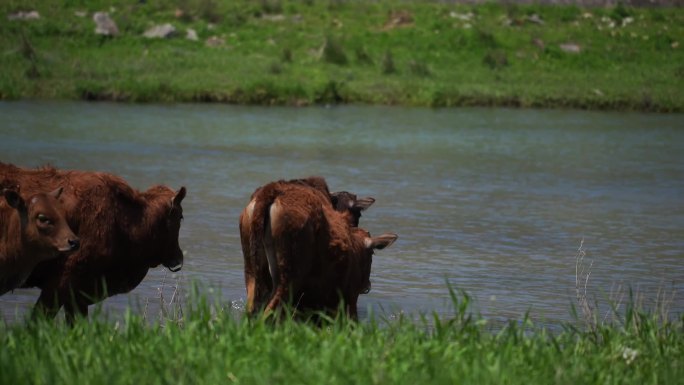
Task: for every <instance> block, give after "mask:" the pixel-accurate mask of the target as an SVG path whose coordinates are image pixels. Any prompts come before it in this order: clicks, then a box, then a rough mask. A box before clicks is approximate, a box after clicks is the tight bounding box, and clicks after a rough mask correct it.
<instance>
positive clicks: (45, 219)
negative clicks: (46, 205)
mask: <svg viewBox="0 0 684 385" xmlns="http://www.w3.org/2000/svg"><path fill="white" fill-rule="evenodd" d="M38 222H40V224H41V225H49V224H50V218H48V217H47V216H46V215H45V214H38Z"/></svg>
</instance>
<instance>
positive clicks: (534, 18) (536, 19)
mask: <svg viewBox="0 0 684 385" xmlns="http://www.w3.org/2000/svg"><path fill="white" fill-rule="evenodd" d="M527 21H529V22H531V23H534V24H539V25H544V20H542V19H541V17H539V15H537V14H536V13H535V14H533V15H532V16H528V17H527Z"/></svg>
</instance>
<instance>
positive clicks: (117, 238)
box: [0, 163, 186, 322]
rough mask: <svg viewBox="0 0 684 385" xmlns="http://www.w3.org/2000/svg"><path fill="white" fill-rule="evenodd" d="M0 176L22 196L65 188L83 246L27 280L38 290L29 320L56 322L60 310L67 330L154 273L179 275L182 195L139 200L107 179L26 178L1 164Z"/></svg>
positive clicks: (42, 172)
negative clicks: (38, 315)
mask: <svg viewBox="0 0 684 385" xmlns="http://www.w3.org/2000/svg"><path fill="white" fill-rule="evenodd" d="M3 176H6V177H8V178H9V179H14V180H17V181H18V183H19V185H20V186H21V189H22V191H25V192H27V193H31V192H39V191H42V190H44V189H50V188H54V186H64V193H63V194H62V198H61V201H62V204H63V205H64V208H65V209H66V217H67V221H68V222H69V225H70V226H71V228H72V229H74V231H76V232H77V233H78V234H79V236H80V238H81V247H80V249H79V250H78V251H77V252H75V253H73V254H71V255H69V256H67V257H65V258H57V259H54V260H51V261H45V262H43V263H41V264H39V265H38V266H37V267H36V268H35V269H34V271H33V273H32V274H31V276H30V277H29V278H28V279H27V281H26V284H25V285H24V287H34V286H37V287H39V288H40V289H41V290H42V291H41V294H40V297H39V299H38V302H37V303H36V308H35V309H34V313H35V311H36V310H38V311H43V312H45V313H46V315H47V316H48V317H54V315H55V314H56V312H57V311H58V310H59V309H60V308H61V307H62V306H64V307H65V312H66V315H67V320H69V321H70V322H71V321H73V316H74V315H75V314H76V313H80V314H83V315H86V314H87V313H88V305H90V304H93V303H95V302H97V301H100V300H102V299H104V298H105V297H107V296H112V295H115V294H120V293H126V292H129V291H131V290H132V289H134V288H135V287H136V286H137V285H138V284H139V283H140V282H141V281H142V280H143V278H144V277H145V275H146V274H147V271H148V270H149V269H150V268H152V267H156V266H158V265H160V264H161V265H163V266H165V267H167V268H169V269H170V270H171V271H178V270H180V268H181V266H182V264H183V252H182V250H181V249H180V246H179V244H178V233H179V231H180V223H181V219H182V218H183V209H182V207H181V201H182V200H183V198H184V197H185V193H186V190H185V187H181V188H180V190H178V192H175V191H173V190H172V189H170V188H168V187H166V186H154V187H151V188H150V189H148V190H147V191H145V192H140V191H137V190H134V189H133V188H131V187H130V186H129V185H128V184H127V183H126V182H125V181H124V180H123V179H121V178H119V177H117V176H114V175H111V174H107V173H101V172H83V171H60V170H57V169H55V168H52V167H45V168H41V169H37V170H27V169H22V168H18V167H15V166H13V165H8V164H2V163H0V179H2V177H3Z"/></svg>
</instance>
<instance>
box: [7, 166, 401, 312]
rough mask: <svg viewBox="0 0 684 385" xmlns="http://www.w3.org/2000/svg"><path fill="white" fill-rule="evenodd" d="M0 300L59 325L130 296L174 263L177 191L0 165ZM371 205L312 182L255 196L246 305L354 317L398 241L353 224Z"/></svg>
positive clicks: (280, 184) (246, 213)
mask: <svg viewBox="0 0 684 385" xmlns="http://www.w3.org/2000/svg"><path fill="white" fill-rule="evenodd" d="M0 191H1V192H2V197H0V295H2V294H5V293H6V292H8V291H11V290H14V289H16V288H22V287H38V288H40V290H41V293H40V296H39V298H38V301H37V303H36V305H35V307H34V309H33V314H34V316H36V315H45V316H46V317H49V318H52V317H54V316H55V315H56V314H57V312H58V311H59V310H60V309H61V308H62V307H64V311H65V315H66V319H67V321H68V322H73V320H74V317H75V316H76V315H79V314H80V315H87V313H88V306H89V305H91V304H93V303H95V302H97V301H100V300H103V299H105V298H106V297H108V296H112V295H115V294H120V293H127V292H129V291H131V290H133V289H134V288H135V287H136V286H137V285H138V284H139V283H140V282H141V281H142V280H143V278H144V277H145V275H146V274H147V271H148V270H149V269H150V268H152V267H156V266H159V265H163V266H164V267H166V268H168V269H169V270H171V271H174V272H175V271H178V270H180V269H181V267H182V266H183V251H182V250H181V248H180V245H179V242H178V235H179V232H180V226H181V220H182V219H183V208H182V207H181V202H182V201H183V198H184V197H185V194H186V190H185V187H181V188H180V189H179V190H178V191H174V190H173V189H171V188H169V187H167V186H162V185H158V186H153V187H151V188H149V189H148V190H147V191H138V190H136V189H133V188H132V187H131V186H129V185H128V184H127V183H126V182H125V181H124V180H123V179H122V178H120V177H118V176H115V175H112V174H108V173H103V172H85V171H65V170H58V169H56V168H53V167H42V168H38V169H27V168H21V167H17V166H15V165H12V164H6V163H2V162H0ZM373 202H374V199H373V198H363V199H359V198H357V197H356V195H354V194H352V193H349V192H346V191H342V192H336V193H331V192H330V191H329V189H328V185H327V183H326V182H325V180H324V179H323V178H321V177H309V178H305V179H295V180H289V181H285V180H280V181H277V182H272V183H269V184H266V185H264V186H262V187H259V188H258V189H256V191H255V192H254V193H253V194H252V196H251V199H250V202H249V203H248V205H247V206H246V207H245V209H244V210H243V212H242V214H241V215H240V221H239V225H240V240H241V244H242V252H243V257H244V266H245V285H246V290H247V304H246V310H247V313H248V314H250V315H253V314H256V313H257V312H259V311H264V312H265V313H272V312H274V311H277V310H280V309H282V308H283V307H284V305H286V304H288V305H290V306H293V307H294V308H296V309H298V310H307V311H308V310H311V311H323V312H328V313H334V312H335V311H336V310H338V309H339V308H340V306H341V305H342V306H344V309H345V311H346V313H347V314H348V315H349V316H350V317H352V318H356V317H357V306H356V303H357V300H358V296H359V295H360V294H365V293H367V292H368V291H369V290H370V285H371V284H370V269H371V263H372V256H373V251H374V250H376V249H383V248H385V247H388V246H389V245H391V244H392V243H393V242H394V241H395V240H396V239H397V235H396V234H391V233H386V234H382V235H380V236H377V237H371V235H370V234H369V233H368V232H367V231H366V230H364V229H362V228H360V227H358V225H359V219H360V217H361V211H364V210H365V209H367V208H368V207H369V206H370V205H371V204H373Z"/></svg>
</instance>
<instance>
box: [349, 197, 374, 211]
mask: <svg viewBox="0 0 684 385" xmlns="http://www.w3.org/2000/svg"><path fill="white" fill-rule="evenodd" d="M373 203H375V198H372V197H365V198H359V199H357V200H355V201H354V204H353V205H352V208H354V209H358V210H359V211H363V210H366V209H367V208H369V207H371V205H372V204H373Z"/></svg>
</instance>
